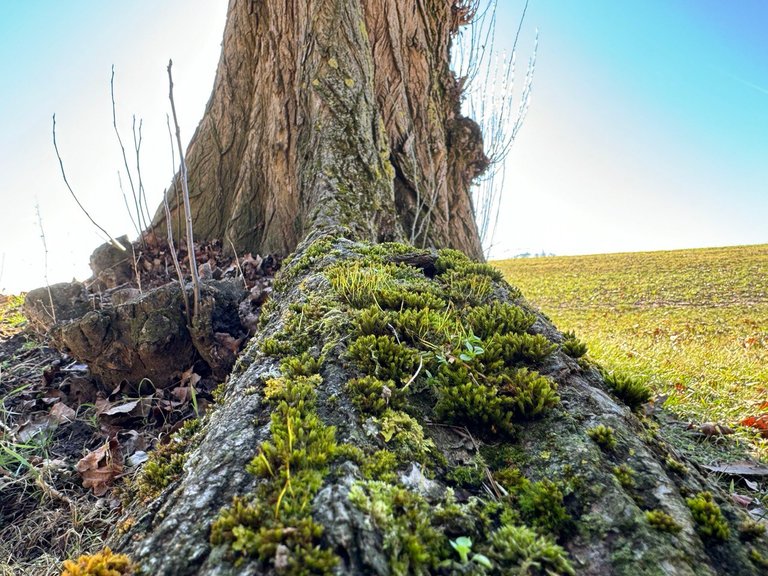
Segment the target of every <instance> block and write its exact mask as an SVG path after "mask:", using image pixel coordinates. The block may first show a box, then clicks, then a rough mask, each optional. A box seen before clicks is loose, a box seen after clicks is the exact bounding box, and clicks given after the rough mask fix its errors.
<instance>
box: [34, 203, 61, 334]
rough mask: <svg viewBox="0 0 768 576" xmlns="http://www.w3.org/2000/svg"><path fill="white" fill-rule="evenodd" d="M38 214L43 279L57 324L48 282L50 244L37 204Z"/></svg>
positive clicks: (52, 317) (52, 315)
mask: <svg viewBox="0 0 768 576" xmlns="http://www.w3.org/2000/svg"><path fill="white" fill-rule="evenodd" d="M35 211H36V212H37V225H38V226H39V227H40V239H41V240H42V241H43V278H44V279H45V287H46V289H47V290H48V302H49V303H50V305H51V319H53V323H54V324H55V323H56V308H55V306H54V305H53V294H52V293H51V284H50V282H48V242H46V240H45V230H44V229H43V217H42V216H41V215H40V204H35Z"/></svg>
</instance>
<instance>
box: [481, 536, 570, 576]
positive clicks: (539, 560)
mask: <svg viewBox="0 0 768 576" xmlns="http://www.w3.org/2000/svg"><path fill="white" fill-rule="evenodd" d="M489 556H490V557H491V559H492V560H493V561H494V563H495V564H497V565H498V566H499V568H501V572H500V573H502V574H521V575H524V574H542V575H568V576H574V575H575V574H576V571H575V570H574V569H573V566H572V565H571V563H570V561H569V560H568V556H567V554H566V552H565V550H563V549H562V548H561V547H560V546H558V545H557V544H555V543H554V542H553V541H552V539H551V538H549V537H546V536H540V535H538V534H536V532H534V531H533V530H531V529H530V528H527V527H525V526H511V525H506V526H502V527H501V528H499V529H498V530H496V531H495V532H494V533H493V534H492V535H491V550H490V552H489ZM505 570H506V571H505Z"/></svg>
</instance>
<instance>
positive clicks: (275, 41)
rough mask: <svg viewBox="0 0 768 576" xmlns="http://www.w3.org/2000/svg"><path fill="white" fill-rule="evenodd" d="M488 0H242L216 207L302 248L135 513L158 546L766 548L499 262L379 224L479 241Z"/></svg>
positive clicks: (532, 560)
mask: <svg viewBox="0 0 768 576" xmlns="http://www.w3.org/2000/svg"><path fill="white" fill-rule="evenodd" d="M463 5H464V3H463V2H459V1H457V0H408V1H402V0H365V1H363V0H309V1H301V0H262V1H253V0H231V2H230V5H229V18H228V22H227V26H226V32H225V41H224V46H223V53H222V58H221V62H220V65H219V70H218V72H217V77H216V84H215V87H214V91H213V96H212V97H211V101H210V103H209V105H208V109H207V111H206V114H205V117H204V118H203V121H202V122H201V124H200V127H199V128H198V131H197V133H196V134H195V137H194V139H193V141H192V144H191V145H190V150H189V154H188V158H189V164H190V169H189V172H190V178H191V188H192V189H193V190H195V193H194V194H195V195H194V198H193V206H194V212H195V227H196V233H198V235H201V236H203V237H209V238H210V237H214V236H218V237H222V236H224V237H225V238H229V239H232V241H233V242H234V243H235V245H236V246H237V247H238V248H240V249H249V250H253V251H260V252H262V253H265V252H278V253H283V254H285V253H289V252H294V251H295V253H294V256H293V258H292V259H291V261H290V263H288V264H287V265H286V266H285V268H284V270H282V271H281V276H280V277H279V279H278V282H277V284H276V290H275V293H274V297H273V300H272V304H270V307H269V310H268V311H265V312H264V314H263V318H264V322H263V326H262V329H261V331H260V332H259V333H258V334H257V335H256V336H255V337H254V338H253V339H252V341H251V342H250V343H249V344H248V346H247V348H246V350H245V352H244V353H243V354H242V356H241V357H240V359H239V360H238V363H237V365H236V366H235V369H234V371H233V373H232V374H231V375H230V376H229V378H228V379H227V381H226V382H225V383H224V385H223V392H222V394H221V396H220V399H219V404H218V406H217V408H216V409H215V410H214V411H213V412H212V413H210V414H209V415H208V416H206V418H205V420H204V422H203V423H202V427H201V428H200V429H199V430H198V431H197V432H196V434H195V435H194V436H193V437H192V438H191V439H190V438H189V437H188V435H187V437H186V439H184V441H183V442H181V441H180V442H179V444H178V448H177V453H178V454H177V455H178V457H179V458H181V459H183V460H184V465H183V469H182V470H179V468H178V460H175V461H174V462H175V464H174V465H171V464H168V462H166V464H165V465H163V461H162V460H159V463H160V464H159V465H158V468H159V469H162V470H165V471H166V473H167V476H168V477H167V478H165V479H164V481H163V482H160V484H159V486H158V485H155V486H154V488H155V489H157V490H161V491H160V492H159V494H158V495H157V496H155V497H154V498H153V497H151V496H147V494H154V493H153V492H152V490H149V491H147V490H145V491H144V492H143V494H144V496H143V497H142V496H139V497H137V498H136V499H135V500H134V502H133V504H132V505H131V506H129V507H128V508H127V509H126V516H125V520H124V521H123V522H121V523H120V524H119V526H120V528H121V529H120V530H118V531H116V532H115V534H113V536H112V539H111V544H112V547H113V548H115V549H117V550H118V551H121V552H124V553H127V554H128V555H129V556H130V557H131V559H132V560H133V561H134V562H135V563H136V565H137V566H138V568H139V569H140V570H141V571H142V572H141V573H145V574H153V575H158V576H162V575H164V576H171V575H173V576H185V575H192V574H205V575H234V574H238V575H240V574H242V575H246V574H314V573H319V574H323V573H335V574H377V575H382V576H385V575H389V574H518V573H519V574H568V573H574V571H575V573H578V574H590V575H592V574H594V575H608V574H627V575H630V574H631V575H638V574H649V575H650V574H674V575H693V574H706V575H713V574H719V573H723V574H725V573H728V574H743V575H747V574H754V573H756V572H757V571H758V570H760V569H761V568H760V567H759V563H760V560H759V558H758V557H759V554H763V557H764V556H765V555H767V554H768V544H767V543H766V541H765V537H764V536H755V538H754V539H753V540H752V541H750V542H749V543H744V542H743V541H742V540H741V539H740V537H741V538H744V539H746V538H748V537H750V536H751V532H750V530H746V529H745V530H742V531H741V532H740V531H739V528H738V526H739V524H740V522H742V521H743V520H745V518H744V514H743V513H742V512H740V511H738V510H736V509H735V508H734V507H733V506H732V505H731V504H730V503H729V501H728V499H727V497H725V496H724V495H723V494H722V493H720V492H719V491H718V490H717V489H716V488H715V487H713V486H712V485H710V484H709V483H708V482H707V480H706V479H705V478H704V477H703V475H702V474H700V472H699V471H698V470H697V469H696V467H695V466H693V465H688V466H686V465H684V463H683V460H684V459H683V458H682V457H681V456H679V455H677V454H676V453H675V452H674V450H673V449H672V448H670V447H669V446H667V445H666V444H665V443H664V442H663V441H662V440H661V439H660V438H659V435H658V433H657V432H656V430H655V427H654V424H653V423H652V422H649V421H647V422H645V423H644V422H642V421H641V420H640V419H639V418H638V417H637V416H636V415H635V414H634V413H633V412H632V411H630V409H628V408H627V407H626V406H624V405H623V404H622V403H621V402H619V401H618V400H617V399H616V398H615V397H614V396H613V395H612V392H611V390H612V388H611V386H610V385H608V384H607V383H606V381H605V380H604V379H603V377H602V376H601V375H600V373H599V372H598V371H597V370H596V369H595V368H594V367H592V366H590V365H589V364H588V363H584V362H579V361H577V360H575V359H573V358H571V357H570V356H569V355H568V354H567V352H570V353H571V354H574V349H575V347H574V343H573V342H570V343H569V342H566V341H565V340H564V338H563V335H562V334H560V333H559V332H558V331H557V330H556V329H555V328H554V327H553V326H552V325H551V324H550V323H549V322H548V320H547V319H546V318H544V317H543V316H542V315H540V314H538V313H536V312H535V311H533V310H531V309H530V308H529V307H528V306H527V304H526V303H525V301H524V300H522V298H521V297H520V295H519V294H518V293H517V292H516V291H515V290H514V289H513V288H511V287H509V286H508V285H506V284H505V283H504V282H503V281H501V280H500V279H499V278H498V277H497V275H496V274H494V272H493V271H492V269H490V268H488V267H485V266H484V265H480V264H474V263H472V262H471V261H469V260H466V259H462V258H461V257H460V256H459V255H458V254H456V253H454V252H451V251H441V252H435V251H433V250H417V249H413V248H408V247H406V246H403V245H400V244H397V245H392V244H386V245H378V246H377V245H374V244H369V243H364V242H360V241H361V240H364V241H372V242H380V241H382V240H408V239H410V238H412V237H415V239H416V241H417V242H416V243H417V244H425V245H427V246H435V247H440V248H445V247H458V248H460V249H462V250H464V251H466V252H467V253H468V254H469V255H470V256H471V257H474V258H476V259H479V258H481V252H480V246H479V242H478V238H477V232H476V229H475V226H474V223H473V221H472V215H471V205H470V201H469V196H468V195H467V185H468V183H469V181H470V180H471V179H472V177H473V176H474V175H476V174H477V173H478V172H479V171H480V170H481V169H482V167H483V165H484V163H485V159H484V156H483V154H482V151H481V148H480V142H481V139H480V137H479V134H478V133H477V130H476V127H475V126H474V124H472V123H471V121H469V120H467V119H464V118H462V117H461V116H460V114H459V113H458V98H459V95H458V93H457V89H456V86H457V84H456V81H455V79H454V78H453V76H452V75H451V73H450V71H449V69H448V47H449V43H450V38H451V34H452V33H453V32H454V31H455V30H456V27H457V26H458V25H459V24H461V23H462V21H463V19H464V17H465V15H466V12H465V10H464V9H463V8H462V6H463ZM171 200H172V201H173V199H171ZM155 225H156V226H161V225H163V215H162V214H161V213H158V216H157V218H156V220H155ZM533 370H536V371H538V372H539V374H540V376H537V375H536V374H535V373H533ZM618 388H621V387H620V386H619V387H618ZM630 388H631V386H630ZM555 389H556V390H557V392H556V393H555ZM630 392H631V390H630ZM635 392H636V393H637V392H638V391H637V390H635ZM556 394H557V395H558V396H556ZM640 396H641V397H642V393H640ZM599 425H603V426H606V427H610V429H611V430H608V429H605V428H599V427H598V426H599ZM166 457H167V451H166ZM138 482H140V483H141V482H143V483H144V484H145V485H146V484H147V483H149V484H152V483H153V482H154V483H155V484H156V483H157V479H156V478H155V479H154V480H153V479H151V478H148V477H147V476H146V475H144V476H140V477H139V479H138ZM163 486H165V487H164V488H163ZM708 491H711V492H712V493H713V494H714V497H713V499H712V500H710V499H709V498H710V497H709V496H707V495H706V493H707V492H708ZM140 494H142V493H140ZM142 498H143V501H142ZM686 499H689V500H686ZM718 510H719V511H718ZM646 512H650V514H646ZM752 531H754V530H752ZM462 536H466V537H469V538H471V540H472V544H471V545H470V546H469V547H470V548H471V552H470V551H468V549H467V544H466V542H465V541H461V540H459V538H460V537H462ZM450 540H453V544H451V543H450ZM555 542H557V544H555ZM558 545H559V546H562V548H560V547H559V546H558ZM452 546H453V547H452ZM462 546H463V547H462ZM462 550H463V551H462ZM474 553H481V554H483V555H484V556H485V557H487V559H486V561H485V562H484V561H483V558H482V557H476V558H473V556H472V555H473V554H474ZM750 555H751V556H752V557H750ZM762 569H764V568H762Z"/></svg>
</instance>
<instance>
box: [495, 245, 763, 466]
mask: <svg viewBox="0 0 768 576" xmlns="http://www.w3.org/2000/svg"><path fill="white" fill-rule="evenodd" d="M494 264H495V265H496V266H497V267H499V268H500V269H501V270H502V271H503V272H504V275H505V277H506V278H507V280H508V281H509V282H510V283H512V284H514V285H516V286H517V287H518V288H520V289H521V290H522V291H523V294H525V296H526V297H527V298H528V300H529V301H531V302H532V303H534V304H535V305H536V306H538V307H539V308H540V309H541V310H542V311H543V312H544V313H545V314H547V315H548V316H549V317H550V318H551V319H552V320H553V321H554V322H555V324H556V325H557V326H558V328H560V329H561V330H573V331H575V332H576V334H577V335H578V336H579V338H581V339H582V340H584V341H585V342H586V343H587V344H588V346H589V357H590V358H591V359H592V360H595V361H597V362H598V363H599V364H601V365H602V366H603V367H605V368H607V369H608V370H615V371H621V372H631V373H633V374H635V375H638V376H640V377H641V378H643V379H644V380H645V381H646V382H647V384H648V385H649V386H650V387H651V388H652V389H653V391H654V392H655V393H656V394H668V395H669V397H668V399H667V401H666V403H665V405H664V406H665V408H667V409H669V410H671V411H672V412H674V413H675V414H677V415H678V416H679V417H680V418H681V419H685V420H691V421H694V422H696V423H704V422H714V423H718V424H725V425H728V426H731V427H735V428H736V432H737V435H738V436H740V437H742V438H746V439H748V440H749V442H750V444H751V446H752V447H753V451H754V452H755V453H756V455H757V456H759V457H761V458H763V459H766V458H768V439H766V438H761V437H760V436H759V434H757V433H756V431H755V430H754V429H752V428H747V427H744V426H739V423H740V422H741V421H742V420H744V419H745V418H747V417H750V416H753V417H756V416H759V415H761V414H768V245H759V246H743V247H732V248H711V249H697V250H678V251H669V252H643V253H631V254H606V255H596V256H573V257H552V258H536V259H515V260H506V261H500V262H495V263H494ZM766 433H768V432H766Z"/></svg>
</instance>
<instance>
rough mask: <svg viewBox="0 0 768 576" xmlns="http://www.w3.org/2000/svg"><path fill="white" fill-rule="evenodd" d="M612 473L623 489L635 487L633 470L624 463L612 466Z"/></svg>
mask: <svg viewBox="0 0 768 576" xmlns="http://www.w3.org/2000/svg"><path fill="white" fill-rule="evenodd" d="M613 475H614V476H616V480H618V481H619V484H621V486H622V487H623V488H624V489H625V490H629V489H631V488H634V487H635V471H634V470H632V468H630V467H629V466H627V465H626V464H621V465H619V466H614V468H613Z"/></svg>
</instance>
